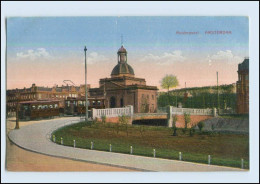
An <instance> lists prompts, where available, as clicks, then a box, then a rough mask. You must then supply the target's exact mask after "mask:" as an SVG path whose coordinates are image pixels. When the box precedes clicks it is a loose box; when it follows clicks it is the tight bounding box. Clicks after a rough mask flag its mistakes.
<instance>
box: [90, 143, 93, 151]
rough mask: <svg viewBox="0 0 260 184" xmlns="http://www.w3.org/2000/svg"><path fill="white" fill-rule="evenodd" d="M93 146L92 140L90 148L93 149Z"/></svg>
mask: <svg viewBox="0 0 260 184" xmlns="http://www.w3.org/2000/svg"><path fill="white" fill-rule="evenodd" d="M93 148H94V144H93V142H91V146H90V149H92V150H93Z"/></svg>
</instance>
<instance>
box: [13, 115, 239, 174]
mask: <svg viewBox="0 0 260 184" xmlns="http://www.w3.org/2000/svg"><path fill="white" fill-rule="evenodd" d="M78 120H79V117H72V118H66V119H64V118H62V119H56V120H55V119H54V120H48V121H44V122H40V123H37V124H32V125H28V126H24V127H21V128H20V129H18V130H12V131H10V133H9V138H10V140H11V141H12V142H13V143H15V144H16V145H18V146H20V147H22V148H24V149H26V150H29V151H33V152H37V153H42V154H45V155H50V156H56V157H61V158H68V159H73V160H79V161H85V162H90V163H98V164H105V165H110V166H117V167H122V168H128V169H135V170H140V171H196V172H197V171H243V170H241V169H238V168H231V167H223V166H213V165H207V164H197V163H192V162H184V161H176V160H168V159H161V158H151V157H143V156H136V155H127V154H120V153H111V152H103V151H96V150H87V149H80V148H72V147H67V146H62V145H58V144H55V143H53V142H51V141H50V135H51V132H52V131H53V130H55V129H57V128H59V127H62V126H64V125H68V124H73V123H77V122H78ZM54 164H55V163H54Z"/></svg>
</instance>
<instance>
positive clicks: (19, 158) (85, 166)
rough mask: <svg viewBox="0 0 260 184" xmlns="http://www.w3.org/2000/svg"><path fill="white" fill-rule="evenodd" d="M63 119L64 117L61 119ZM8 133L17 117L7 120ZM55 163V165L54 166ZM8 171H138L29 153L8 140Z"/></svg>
mask: <svg viewBox="0 0 260 184" xmlns="http://www.w3.org/2000/svg"><path fill="white" fill-rule="evenodd" d="M61 118H62V117H61ZM42 121H46V120H38V121H22V122H20V127H23V126H28V125H31V124H36V123H40V122H42ZM6 125H7V127H6V128H7V132H10V131H11V130H13V129H14V127H15V117H14V118H8V119H7V124H6ZM53 163H55V164H53ZM6 169H7V170H8V171H33V172H37V171H43V172H49V171H52V172H55V171H56V172H57V171H92V172H93V171H94V172H97V171H102V172H104V171H105V172H116V171H121V172H122V171H124V172H125V171H136V170H133V169H126V168H120V167H113V166H108V165H104V164H94V163H89V162H82V161H76V160H72V159H65V158H59V157H54V156H48V155H44V154H40V153H35V152H32V151H27V150H25V149H23V148H20V147H18V146H16V145H15V144H13V143H11V141H10V140H9V139H8V138H7V140H6Z"/></svg>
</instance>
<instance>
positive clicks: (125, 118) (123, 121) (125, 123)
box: [119, 114, 130, 136]
mask: <svg viewBox="0 0 260 184" xmlns="http://www.w3.org/2000/svg"><path fill="white" fill-rule="evenodd" d="M129 119H130V117H129V116H126V115H124V114H123V115H122V116H119V123H120V124H122V126H124V127H125V131H126V135H127V136H128V122H129Z"/></svg>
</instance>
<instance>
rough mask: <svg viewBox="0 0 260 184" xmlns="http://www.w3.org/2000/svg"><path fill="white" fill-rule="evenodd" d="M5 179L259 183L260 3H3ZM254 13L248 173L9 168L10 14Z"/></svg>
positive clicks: (3, 142) (2, 65)
mask: <svg viewBox="0 0 260 184" xmlns="http://www.w3.org/2000/svg"><path fill="white" fill-rule="evenodd" d="M1 10H2V11H1V40H2V41H1V53H2V54H1V102H2V103H1V109H2V110H1V143H2V144H1V182H239V183H240V182H259V113H258V112H259V52H258V50H259V2H204V1H203V2H57V1H56V2H1ZM108 15H109V16H118V15H120V16H123V15H125V16H127V15H128V16H142V15H146V16H149V15H150V16H151V15H152V16H174V15H176V16H187V15H192V16H210V15H212V16H213V15H214V16H220V15H221V16H249V18H250V24H249V25H250V37H249V41H250V44H249V47H250V52H249V55H250V171H249V172H209V173H203V172H171V173H167V172H163V173H142V172H140V173H139V172H138V173H131V172H127V173H121V172H120V173H118V172H117V173H115V172H103V173H101V172H91V173H90V172H66V173H65V174H64V173H63V172H47V173H46V172H26V173H25V172H8V171H6V170H5V140H6V137H5V118H4V117H5V90H6V85H5V67H6V66H5V57H6V55H5V54H4V53H5V46H6V45H5V44H6V43H5V40H6V37H5V18H6V17H9V16H108Z"/></svg>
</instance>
